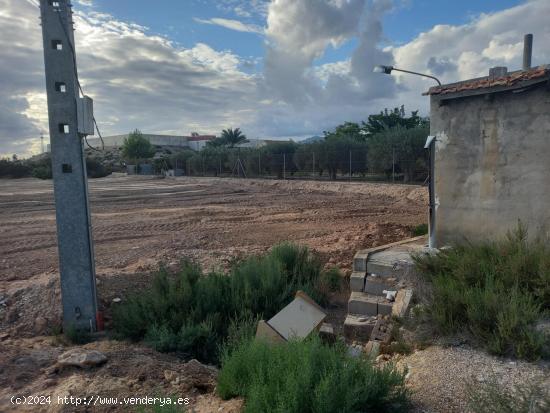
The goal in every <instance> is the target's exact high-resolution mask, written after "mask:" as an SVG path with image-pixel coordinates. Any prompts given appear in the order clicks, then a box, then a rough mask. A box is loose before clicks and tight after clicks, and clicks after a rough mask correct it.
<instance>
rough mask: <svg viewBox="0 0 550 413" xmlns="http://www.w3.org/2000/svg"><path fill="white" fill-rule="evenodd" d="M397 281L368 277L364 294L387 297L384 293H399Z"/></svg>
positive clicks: (364, 285) (364, 286)
mask: <svg viewBox="0 0 550 413" xmlns="http://www.w3.org/2000/svg"><path fill="white" fill-rule="evenodd" d="M397 290H398V287H397V280H396V279H395V278H386V277H379V276H377V275H372V274H370V275H367V276H366V277H365V281H364V282H363V292H365V293H368V294H374V295H385V294H384V291H397Z"/></svg>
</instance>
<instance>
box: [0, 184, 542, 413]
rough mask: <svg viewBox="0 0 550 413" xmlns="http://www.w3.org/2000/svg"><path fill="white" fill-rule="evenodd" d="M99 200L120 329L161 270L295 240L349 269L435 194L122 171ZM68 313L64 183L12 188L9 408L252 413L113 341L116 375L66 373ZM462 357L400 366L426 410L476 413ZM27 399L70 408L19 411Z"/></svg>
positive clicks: (1, 356)
mask: <svg viewBox="0 0 550 413" xmlns="http://www.w3.org/2000/svg"><path fill="white" fill-rule="evenodd" d="M90 193H91V208H92V220H93V236H94V240H95V254H96V257H95V258H96V270H97V279H98V295H99V305H100V309H101V310H103V311H104V312H105V313H106V314H107V320H106V321H107V324H108V322H109V319H108V314H109V309H110V308H111V306H113V305H116V304H115V303H113V299H114V298H122V299H124V297H125V296H126V295H127V294H128V293H129V292H132V291H135V290H136V289H139V288H146V287H147V286H148V284H149V283H150V280H151V276H150V274H151V272H152V271H154V269H155V268H157V266H158V264H159V263H160V262H163V263H165V264H166V265H168V266H177V264H178V262H179V260H180V259H182V258H191V259H193V260H196V261H198V262H200V263H201V264H202V266H203V267H204V268H205V269H210V268H217V269H226V268H228V266H229V265H230V264H231V262H232V261H233V260H235V259H239V258H242V257H245V256H248V255H251V254H258V253H262V252H264V251H266V250H267V249H269V248H270V247H271V246H272V245H274V244H276V243H278V242H280V241H286V240H290V241H293V242H296V243H300V244H305V245H308V246H309V247H311V248H312V249H314V250H315V251H317V252H318V253H319V254H320V255H321V257H322V259H323V260H324V261H325V262H326V263H327V265H337V266H339V267H340V268H342V269H343V270H344V272H345V273H348V272H349V270H350V266H351V262H352V257H353V255H354V254H355V252H356V251H357V250H358V249H362V248H369V247H373V246H377V245H382V244H386V243H390V242H393V241H398V240H401V239H403V238H407V237H409V236H410V235H411V230H412V228H413V227H414V226H416V225H418V224H421V223H424V222H426V220H427V217H426V211H427V208H426V205H427V193H426V189H425V188H422V187H418V186H408V185H387V184H369V183H330V182H304V181H267V180H265V181H263V180H239V179H217V178H176V179H156V178H147V177H137V176H136V177H126V176H122V175H120V176H112V177H109V178H103V179H97V180H92V181H91V182H90ZM345 298H346V297H344V299H343V300H340V305H341V306H342V311H341V314H342V315H343V314H344V313H345V308H344V307H343V304H344V303H345ZM337 304H338V303H337ZM60 306H61V304H60V291H59V274H58V266H57V249H56V227H55V214H54V204H53V191H52V184H51V182H48V181H39V180H34V179H24V180H0V411H63V412H72V411H136V408H135V407H128V406H121V405H116V406H101V407H98V406H95V407H93V408H91V407H79V408H76V407H74V406H70V405H58V404H57V396H67V395H73V396H79V397H81V396H90V395H100V396H104V397H110V396H111V397H117V396H118V397H124V396H134V397H143V396H161V395H162V396H166V395H173V396H176V397H189V398H190V400H191V405H190V408H191V409H190V410H191V411H197V412H236V411H239V409H240V406H241V405H242V401H240V400H230V401H222V400H220V399H218V398H217V397H216V396H215V395H214V392H213V390H214V388H213V384H212V380H213V378H212V377H215V374H214V373H212V372H211V371H210V370H209V369H208V368H206V367H204V366H202V367H201V366H199V367H197V366H195V365H194V364H193V363H192V362H189V363H186V361H185V360H181V359H178V358H177V357H176V356H174V355H167V354H159V353H156V352H155V351H153V350H151V349H148V348H146V347H144V346H141V345H133V344H129V343H124V342H116V341H111V340H109V339H108V338H107V337H104V338H103V339H101V340H99V341H97V342H94V343H90V344H88V345H86V346H84V348H85V349H96V350H99V351H101V352H103V353H104V354H105V355H107V357H108V362H107V363H106V364H105V365H104V366H102V367H98V368H94V369H91V370H80V369H77V368H73V369H63V370H62V371H53V370H52V369H53V368H54V366H55V362H56V360H57V357H58V356H59V355H60V354H61V353H62V352H64V351H66V350H68V349H70V348H72V347H73V346H71V345H69V344H67V343H65V342H63V340H62V339H60V338H59V337H55V336H54V335H53V333H55V332H56V331H58V329H59V325H60V320H61V313H60ZM333 313H334V314H338V308H336V310H334V311H333ZM334 314H333V315H334ZM334 320H336V321H337V320H338V316H335V317H333V321H334ZM450 351H451V350H448V349H444V348H440V347H432V348H430V349H427V350H425V351H420V352H415V353H414V354H413V355H411V356H409V357H408V358H404V359H400V361H399V363H401V365H403V366H407V367H408V368H409V369H410V371H411V374H410V377H409V379H408V382H409V385H410V387H411V388H412V390H413V391H415V393H414V394H415V399H414V400H415V403H416V405H417V407H418V411H433V412H438V411H457V412H458V411H463V410H462V409H463V407H464V403H463V402H462V401H461V400H460V398H461V397H462V396H455V398H454V401H452V400H451V401H449V400H450V399H453V394H454V393H455V392H456V388H457V386H462V385H463V383H462V381H461V382H460V383H458V382H457V381H456V380H455V381H453V380H445V379H444V376H447V377H448V375H445V374H444V373H443V372H445V371H446V370H445V369H447V368H448V366H445V365H439V362H441V363H443V364H444V363H446V360H455V359H456V357H454V356H453V354H454V353H452V352H451V353H450ZM434 352H435V353H434ZM474 353H475V354H478V355H479V354H480V353H477V352H474ZM434 354H436V355H437V357H435V356H434ZM459 355H460V356H461V357H462V359H464V360H468V359H469V358H471V355H470V356H463V355H462V353H460V354H459ZM453 357H454V358H453ZM479 357H485V355H479ZM432 358H433V359H434V360H435V364H432V363H431V362H430V360H431V359H432ZM496 363H500V361H496ZM502 363H503V364H502V365H503V366H505V367H506V366H507V364H506V363H507V362H506V361H503V362H502ZM455 364H456V363H455ZM430 369H434V371H436V372H438V373H441V374H439V375H438V374H435V373H434V372H432V371H431V370H430ZM459 369H460V371H464V369H463V368H462V367H460V368H459ZM526 369H527V370H528V371H531V370H533V369H538V367H532V366H531V365H527V367H526ZM529 369H531V370H529ZM506 371H508V370H506ZM537 371H539V370H537ZM537 374H538V373H537ZM432 377H434V378H436V377H440V379H437V380H439V381H434V380H435V379H432ZM457 377H460V380H463V377H462V376H460V375H457ZM521 377H524V376H521ZM457 380H458V379H457ZM432 382H433V383H432ZM432 384H433V386H435V387H433V386H432ZM434 389H435V390H436V391H437V393H434ZM456 393H458V394H460V391H458V392H456ZM438 394H440V395H441V397H439V396H438ZM13 395H27V396H28V395H51V396H52V398H55V399H56V400H55V402H54V403H52V405H42V406H26V407H22V406H19V407H14V406H12V405H11V404H10V397H11V396H13Z"/></svg>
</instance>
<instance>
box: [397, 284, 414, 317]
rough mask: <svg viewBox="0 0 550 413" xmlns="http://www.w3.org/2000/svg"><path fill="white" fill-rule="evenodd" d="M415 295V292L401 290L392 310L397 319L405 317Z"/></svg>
mask: <svg viewBox="0 0 550 413" xmlns="http://www.w3.org/2000/svg"><path fill="white" fill-rule="evenodd" d="M412 295H413V290H410V289H406V290H399V291H398V292H397V296H396V297H395V303H394V305H393V308H392V315H394V316H396V317H404V316H405V315H406V314H407V311H408V310H409V305H410V304H411V299H412Z"/></svg>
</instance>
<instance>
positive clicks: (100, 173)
mask: <svg viewBox="0 0 550 413" xmlns="http://www.w3.org/2000/svg"><path fill="white" fill-rule="evenodd" d="M86 172H87V174H88V178H103V177H105V176H108V175H110V174H111V172H112V171H111V168H109V167H107V166H105V165H103V164H102V163H101V162H100V161H98V160H97V159H95V158H86Z"/></svg>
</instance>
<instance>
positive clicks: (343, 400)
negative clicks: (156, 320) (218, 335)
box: [217, 337, 408, 413]
mask: <svg viewBox="0 0 550 413" xmlns="http://www.w3.org/2000/svg"><path fill="white" fill-rule="evenodd" d="M217 389H218V393H219V395H220V396H221V397H222V398H224V399H228V398H231V397H236V396H240V397H244V398H245V400H246V402H245V408H244V411H245V412H249V413H256V412H262V413H264V412H266V413H267V412H288V413H292V412H296V413H307V412H316V413H325V412H326V413H332V412H402V411H407V408H408V402H407V396H408V392H407V390H406V389H405V385H404V373H401V372H398V371H396V370H395V368H394V367H393V366H391V365H387V366H385V367H383V368H381V369H379V368H376V367H374V366H373V365H372V363H371V361H370V360H369V359H367V358H352V357H350V356H349V355H348V354H347V351H346V347H345V345H344V344H342V343H338V344H336V345H335V346H333V347H331V346H328V345H325V344H323V343H322V342H321V341H320V340H319V339H318V338H317V337H312V338H310V339H307V340H303V341H291V342H289V343H287V344H282V345H270V344H267V343H265V342H262V341H253V340H245V341H243V342H242V343H241V344H240V345H239V346H237V347H236V348H234V349H233V351H225V352H224V355H223V360H222V369H221V372H220V375H219V378H218V388H217Z"/></svg>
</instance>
